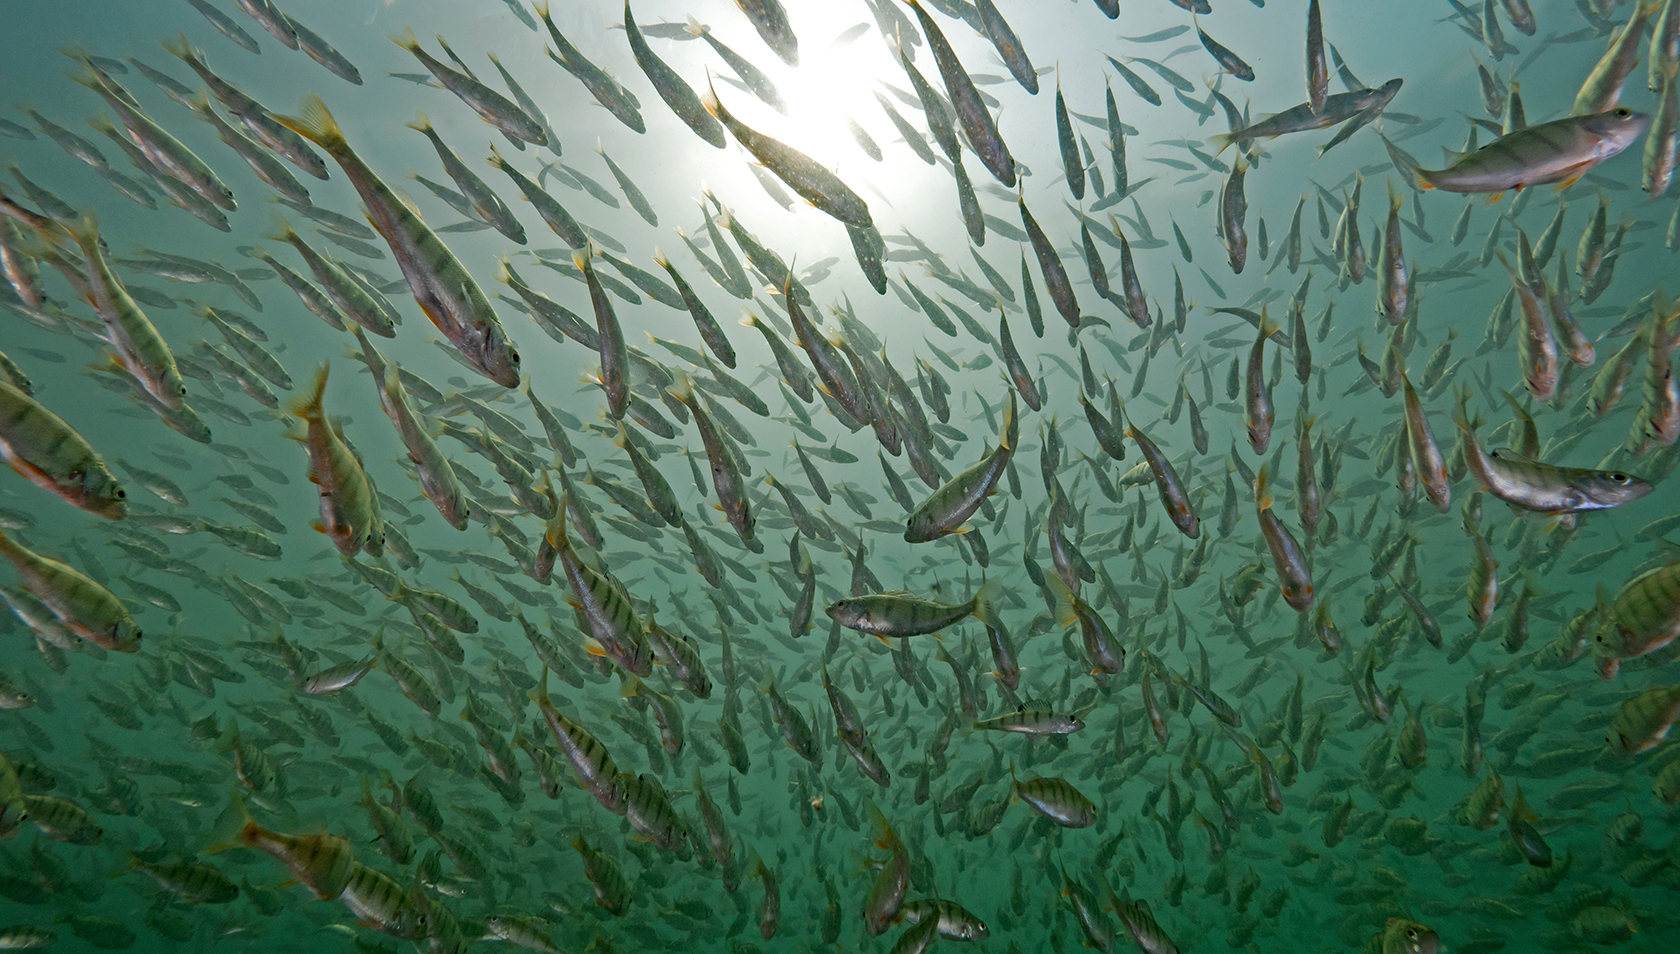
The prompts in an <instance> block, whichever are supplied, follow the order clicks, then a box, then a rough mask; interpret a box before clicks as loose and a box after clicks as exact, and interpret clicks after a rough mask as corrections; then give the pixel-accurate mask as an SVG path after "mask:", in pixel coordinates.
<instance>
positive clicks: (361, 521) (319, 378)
mask: <svg viewBox="0 0 1680 954" xmlns="http://www.w3.org/2000/svg"><path fill="white" fill-rule="evenodd" d="M330 369H331V364H330V363H323V364H322V365H321V367H320V368H319V369H317V370H316V372H315V377H314V380H313V382H312V383H311V384H310V387H309V391H308V393H307V394H305V395H304V396H302V397H300V398H298V399H297V400H296V401H295V402H293V404H292V406H291V407H290V408H289V409H288V411H289V413H290V414H291V415H292V416H293V417H296V418H297V419H299V420H300V421H302V422H303V424H304V432H303V434H301V435H291V437H292V439H293V440H296V441H298V442H299V443H301V444H303V445H304V447H305V449H306V450H307V451H308V452H309V482H310V483H312V484H314V485H316V487H318V488H319V497H320V514H321V518H320V520H318V521H316V522H315V523H314V524H313V526H314V528H315V530H316V531H318V532H320V533H324V534H326V535H327V536H328V537H329V538H330V539H331V540H332V541H333V546H335V547H337V548H338V551H339V552H340V553H342V554H344V555H345V556H354V555H355V554H357V553H360V552H363V551H366V552H367V554H368V555H369V556H379V555H380V554H381V553H383V552H384V540H385V525H384V518H383V517H382V516H381V514H380V506H379V497H378V494H377V493H376V492H375V491H374V488H373V482H372V481H371V480H370V479H369V478H368V475H367V471H366V470H364V469H363V467H362V461H361V458H360V457H359V456H358V455H357V454H356V453H355V452H354V451H353V450H351V449H350V446H349V445H348V444H346V443H345V441H344V436H343V434H342V432H341V430H340V429H339V427H338V426H337V425H336V424H335V423H334V422H333V421H331V420H329V419H328V418H327V413H326V408H325V403H324V402H325V398H326V392H327V374H328V372H329V370H330Z"/></svg>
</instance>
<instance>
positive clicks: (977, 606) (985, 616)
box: [970, 579, 1003, 628]
mask: <svg viewBox="0 0 1680 954" xmlns="http://www.w3.org/2000/svg"><path fill="white" fill-rule="evenodd" d="M1002 588H1003V584H1001V583H999V582H998V581H997V580H995V579H992V580H987V581H985V582H984V583H981V584H980V592H978V593H976V594H974V609H973V610H971V611H970V613H971V615H973V616H974V618H975V619H977V620H979V621H980V622H982V623H985V624H986V625H987V626H991V627H994V628H995V627H996V626H997V625H998V621H997V610H996V608H994V607H993V606H992V601H993V600H995V599H997V594H998V593H999V592H1000V591H1001V590H1002Z"/></svg>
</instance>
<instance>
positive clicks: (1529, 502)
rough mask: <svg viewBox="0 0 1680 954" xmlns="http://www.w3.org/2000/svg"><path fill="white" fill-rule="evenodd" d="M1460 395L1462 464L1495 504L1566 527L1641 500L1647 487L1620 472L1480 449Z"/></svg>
mask: <svg viewBox="0 0 1680 954" xmlns="http://www.w3.org/2000/svg"><path fill="white" fill-rule="evenodd" d="M1468 398H1469V392H1468V391H1467V390H1466V391H1461V392H1460V394H1459V400H1458V407H1457V410H1456V411H1455V413H1454V418H1453V419H1454V420H1455V421H1456V422H1457V424H1458V428H1459V430H1460V431H1461V432H1462V433H1463V435H1464V439H1465V445H1464V447H1465V460H1466V462H1467V463H1468V464H1469V466H1470V472H1471V473H1472V474H1474V475H1475V477H1476V481H1477V482H1478V483H1479V484H1480V485H1481V486H1482V487H1483V488H1484V489H1486V490H1487V491H1488V492H1489V493H1491V494H1493V495H1494V496H1495V497H1498V498H1499V499H1500V500H1503V501H1505V502H1506V503H1508V504H1511V505H1512V506H1514V507H1519V508H1521V509H1523V510H1529V511H1533V512H1535V513H1543V514H1549V515H1551V516H1554V517H1557V518H1559V519H1560V521H1564V522H1570V521H1572V520H1573V516H1572V515H1573V514H1577V513H1585V512H1590V511H1594V510H1606V509H1609V508H1611V507H1619V506H1621V505H1622V504H1626V503H1631V502H1633V501H1635V500H1638V499H1640V498H1641V497H1644V496H1645V495H1646V494H1649V493H1650V492H1651V490H1652V485H1651V484H1650V483H1648V482H1646V481H1644V480H1641V479H1639V478H1638V477H1633V476H1630V475H1628V474H1624V473H1622V472H1620V471H1605V470H1589V469H1583V468H1576V467H1559V466H1556V465H1553V464H1546V463H1542V462H1540V461H1536V460H1530V459H1528V458H1526V457H1523V456H1521V455H1519V454H1517V453H1515V452H1513V451H1509V450H1497V451H1492V452H1489V451H1487V450H1484V449H1483V447H1482V443H1481V441H1480V440H1479V439H1478V438H1477V437H1476V423H1475V422H1473V421H1472V420H1471V419H1470V416H1469V412H1468V410H1467V409H1466V402H1467V400H1468Z"/></svg>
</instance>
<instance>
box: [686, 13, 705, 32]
mask: <svg viewBox="0 0 1680 954" xmlns="http://www.w3.org/2000/svg"><path fill="white" fill-rule="evenodd" d="M683 32H684V33H687V34H689V35H690V36H705V35H706V34H708V33H710V32H712V28H711V27H709V26H707V25H705V24H704V23H701V22H700V21H699V20H696V19H694V14H692V13H691V14H689V15H688V25H687V26H685V27H683Z"/></svg>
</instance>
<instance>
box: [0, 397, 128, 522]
mask: <svg viewBox="0 0 1680 954" xmlns="http://www.w3.org/2000/svg"><path fill="white" fill-rule="evenodd" d="M0 457H4V458H5V459H6V463H7V464H10V465H11V468H12V469H13V470H15V471H17V472H18V473H19V474H20V475H22V476H23V477H25V478H27V479H28V480H29V481H30V482H31V483H34V484H35V485H36V486H39V487H41V488H42V489H44V490H49V491H51V492H53V493H55V494H57V495H58V496H60V497H62V498H64V499H65V500H67V501H69V502H70V503H72V504H74V505H76V506H77V507H80V508H81V509H83V510H86V511H87V512H88V513H92V514H97V515H99V516H101V517H105V518H107V519H109V520H121V519H122V518H123V517H125V516H127V515H128V505H127V503H126V498H127V496H128V495H127V493H126V492H125V491H124V490H123V488H122V485H121V484H119V483H117V479H116V477H114V476H113V475H112V474H111V470H110V468H109V467H107V466H106V465H105V459H104V458H102V457H100V456H99V452H98V451H96V450H94V449H93V445H92V444H89V443H88V441H87V439H86V438H84V437H83V436H82V435H81V432H79V431H77V430H76V429H75V428H73V427H71V426H70V425H69V424H67V423H65V421H64V419H63V418H61V417H59V416H58V415H57V414H54V413H53V412H52V411H49V410H47V408H46V407H45V406H43V405H42V404H41V403H40V402H39V401H36V400H35V399H34V398H33V397H30V396H29V395H28V394H25V393H24V392H23V391H21V390H19V389H17V388H15V387H13V386H12V385H11V384H9V383H7V382H5V381H0Z"/></svg>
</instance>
